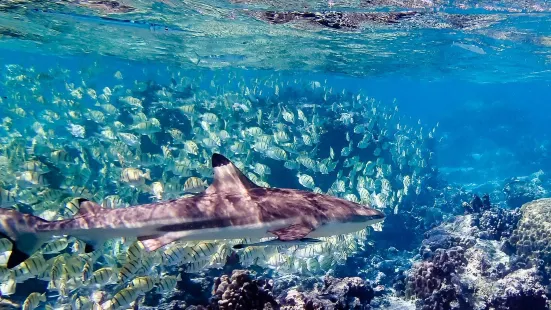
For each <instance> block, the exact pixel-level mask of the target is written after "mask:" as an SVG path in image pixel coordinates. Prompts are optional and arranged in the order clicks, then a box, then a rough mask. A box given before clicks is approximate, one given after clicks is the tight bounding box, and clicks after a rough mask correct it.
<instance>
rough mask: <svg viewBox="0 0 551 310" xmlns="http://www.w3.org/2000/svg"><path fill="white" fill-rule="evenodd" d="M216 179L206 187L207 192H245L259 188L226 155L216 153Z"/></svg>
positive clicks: (214, 166)
mask: <svg viewBox="0 0 551 310" xmlns="http://www.w3.org/2000/svg"><path fill="white" fill-rule="evenodd" d="M212 169H213V172H214V181H213V182H212V184H211V185H210V186H209V187H208V188H207V189H206V191H205V192H206V193H207V194H213V193H217V192H218V193H219V192H232V193H245V192H247V191H248V190H249V189H251V188H258V187H259V186H258V185H256V184H254V183H253V182H252V181H251V180H249V178H247V177H246V176H245V175H244V174H243V173H242V172H241V171H239V169H238V168H237V167H236V166H235V165H234V164H233V163H232V162H231V161H230V160H229V159H227V158H226V157H224V156H222V155H220V154H217V153H214V154H213V155H212Z"/></svg>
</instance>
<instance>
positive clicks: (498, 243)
mask: <svg viewBox="0 0 551 310" xmlns="http://www.w3.org/2000/svg"><path fill="white" fill-rule="evenodd" d="M473 201H474V203H473V202H471V204H470V206H474V208H473V210H482V208H486V207H484V199H480V198H478V199H477V198H476V197H475V199H473ZM488 205H489V204H488ZM547 205H549V206H551V200H550V201H548V202H546V203H543V202H541V201H539V202H538V201H536V202H533V203H530V204H527V205H526V206H524V207H523V208H522V219H521V214H520V212H519V210H504V209H499V208H492V209H490V210H486V211H483V212H481V213H474V214H467V215H463V216H458V217H457V218H455V219H454V220H453V221H449V222H446V223H443V224H442V225H440V226H439V227H437V228H434V229H432V230H430V231H428V232H427V233H426V234H425V237H426V238H425V240H424V241H423V243H422V246H421V248H420V250H419V259H420V261H418V262H417V263H416V264H415V265H414V266H413V268H412V269H411V270H409V271H408V272H406V273H405V274H403V275H401V276H398V277H396V278H395V284H394V288H395V289H396V290H397V291H398V293H403V294H404V295H405V296H406V297H409V298H413V299H414V300H415V301H416V308H417V309H476V310H489V309H528V308H529V309H547V307H548V299H547V296H546V289H545V287H544V286H543V284H542V283H543V281H542V280H543V278H542V272H541V270H540V269H541V268H538V266H537V264H533V263H530V262H526V260H523V259H522V257H521V258H520V259H519V258H517V257H516V256H515V255H510V254H511V253H510V251H507V249H508V248H510V247H515V244H516V243H515V241H516V240H522V241H521V242H522V243H520V244H522V245H523V247H522V249H519V250H518V251H520V252H523V253H524V252H526V251H527V250H528V249H527V248H524V240H531V239H530V236H533V235H534V234H536V231H532V232H528V231H527V229H525V227H532V225H531V224H526V223H528V222H531V221H532V220H533V219H534V217H535V215H534V214H533V213H538V214H540V213H541V212H542V209H543V208H546V207H547ZM549 210H551V208H550V209H549ZM548 212H550V211H548ZM536 218H539V219H540V220H541V219H542V218H546V215H545V213H544V214H543V215H541V217H536ZM547 218H548V216H547ZM519 219H520V224H519ZM526 219H529V220H526ZM517 225H518V229H516V227H517ZM540 227H542V226H540ZM520 231H523V232H524V234H521V233H520ZM538 231H539V232H540V233H542V232H541V230H538ZM521 236H524V237H521ZM535 244H538V245H543V244H540V243H537V242H536V243H535ZM530 246H533V245H530ZM543 248H545V247H543ZM530 249H532V248H530Z"/></svg>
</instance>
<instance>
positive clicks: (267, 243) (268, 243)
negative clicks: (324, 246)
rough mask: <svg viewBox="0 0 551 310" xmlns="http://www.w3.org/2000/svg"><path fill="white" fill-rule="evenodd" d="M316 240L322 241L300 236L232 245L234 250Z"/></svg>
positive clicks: (316, 240)
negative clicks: (287, 239)
mask: <svg viewBox="0 0 551 310" xmlns="http://www.w3.org/2000/svg"><path fill="white" fill-rule="evenodd" d="M318 242H323V241H322V240H319V239H313V238H302V239H298V240H291V241H283V240H279V239H274V240H268V241H263V242H256V243H250V244H236V245H234V246H233V248H234V249H236V250H239V249H244V248H247V247H251V246H280V245H283V246H289V245H296V244H298V245H301V244H309V243H318Z"/></svg>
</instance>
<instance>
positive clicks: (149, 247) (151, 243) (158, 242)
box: [138, 232, 186, 252]
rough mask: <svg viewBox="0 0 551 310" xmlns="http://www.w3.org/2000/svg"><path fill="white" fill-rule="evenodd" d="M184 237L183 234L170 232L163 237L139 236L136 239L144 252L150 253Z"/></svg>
mask: <svg viewBox="0 0 551 310" xmlns="http://www.w3.org/2000/svg"><path fill="white" fill-rule="evenodd" d="M184 235H186V233H185V232H170V233H166V234H163V235H153V236H140V237H138V240H139V241H140V242H141V243H142V244H143V246H144V249H145V250H146V251H148V252H151V251H155V250H156V249H158V248H160V247H162V246H165V245H167V244H169V243H172V242H174V241H176V240H178V239H181V238H182V237H184Z"/></svg>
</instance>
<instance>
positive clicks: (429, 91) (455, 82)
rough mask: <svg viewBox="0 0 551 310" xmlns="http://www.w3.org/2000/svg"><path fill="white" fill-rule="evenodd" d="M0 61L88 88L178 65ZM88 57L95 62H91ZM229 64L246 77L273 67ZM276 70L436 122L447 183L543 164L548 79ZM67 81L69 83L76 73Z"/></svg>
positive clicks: (6, 55)
mask: <svg viewBox="0 0 551 310" xmlns="http://www.w3.org/2000/svg"><path fill="white" fill-rule="evenodd" d="M0 60H2V63H4V64H8V63H19V64H21V65H23V66H34V67H35V68H36V69H37V71H39V70H44V69H49V68H51V67H56V66H59V67H60V68H70V69H72V70H74V71H78V70H91V71H97V72H100V73H99V74H100V76H101V75H103V76H102V78H101V79H94V80H96V81H98V82H92V81H91V82H90V85H89V86H93V87H95V88H96V89H101V88H103V87H104V86H109V85H115V84H117V83H120V82H119V81H117V80H116V79H115V78H114V77H113V72H115V71H116V70H121V71H122V72H123V75H124V77H125V80H126V81H127V82H131V81H133V80H135V79H137V80H146V79H155V80H158V81H159V82H165V83H166V82H168V80H169V78H170V76H169V75H170V72H176V71H177V70H179V68H173V67H170V68H169V69H168V71H167V66H166V65H163V64H159V63H152V62H149V63H135V62H128V61H121V60H119V59H115V58H112V57H105V56H101V57H100V56H94V55H89V56H87V57H86V58H84V57H63V58H60V57H56V56H44V55H35V54H26V53H19V52H18V53H14V52H7V51H3V52H1V53H0ZM94 62H96V63H97V66H95V67H94V66H93V63H94ZM2 70H4V68H2ZM227 70H230V69H222V72H217V73H215V74H224V72H226V73H227ZM231 70H237V71H240V73H241V74H243V75H245V76H250V77H254V76H264V75H268V74H271V73H273V72H268V71H253V70H244V69H231ZM102 71H104V72H102ZM144 72H145V73H144ZM158 72H161V74H160V75H159V73H158ZM188 72H189V71H188ZM188 74H203V75H204V76H206V77H208V76H209V74H213V73H212V72H209V71H205V69H199V68H198V70H197V71H196V72H195V71H191V72H189V73H188ZM281 74H282V79H285V78H287V77H288V78H291V79H295V78H300V79H303V80H308V79H312V80H318V81H323V80H325V79H327V82H328V84H329V85H332V86H333V88H334V89H341V88H344V89H346V90H348V91H350V92H357V91H359V90H362V91H363V93H364V94H367V95H368V96H370V97H373V98H375V99H376V100H378V101H381V102H383V103H385V104H389V105H392V104H393V102H394V101H395V100H396V101H395V102H396V104H397V105H398V107H399V109H400V111H401V113H403V114H405V115H407V116H410V117H411V122H417V121H418V120H421V122H422V124H424V125H426V126H427V129H432V128H433V127H434V126H435V125H436V124H437V123H439V127H438V129H437V137H438V138H439V139H441V141H440V143H439V144H438V152H437V154H436V155H437V159H438V160H437V162H438V166H439V167H440V168H441V171H442V173H443V175H444V176H445V177H446V179H447V180H449V181H457V182H461V183H470V182H474V183H484V182H491V181H494V180H501V179H504V178H509V177H513V176H521V175H527V174H530V173H533V172H535V171H537V170H539V169H543V170H544V171H549V170H551V163H550V162H549V160H548V157H547V156H548V153H549V151H548V148H551V145H549V146H547V144H549V131H550V129H551V113H550V112H551V101H550V99H549V94H551V83H550V82H548V81H531V82H523V83H503V84H501V83H500V84H490V83H487V84H480V83H474V82H469V81H464V80H459V79H457V78H453V79H452V78H450V77H446V76H441V77H440V78H439V79H437V80H435V79H432V78H430V77H428V78H427V79H419V78H417V77H416V78H413V77H407V76H394V75H392V74H387V75H386V76H384V77H379V76H372V77H365V78H355V77H346V76H339V75H324V74H320V73H312V72H300V71H297V72H281ZM435 74H436V73H435ZM74 77H75V78H76V77H77V75H74ZM75 82H76V83H75V84H77V83H78V79H75ZM205 82H206V83H208V82H209V79H208V78H206V79H205ZM60 86H61V85H60Z"/></svg>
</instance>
